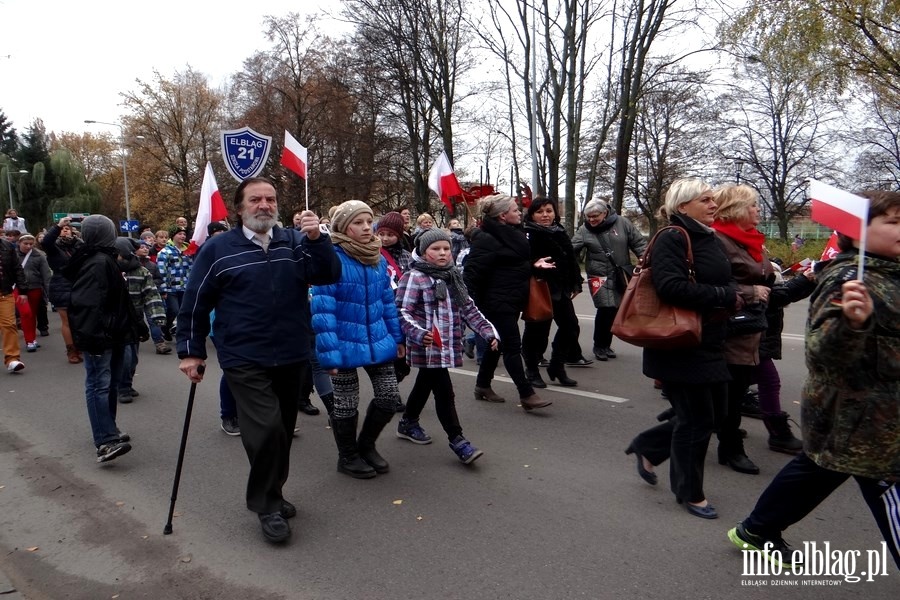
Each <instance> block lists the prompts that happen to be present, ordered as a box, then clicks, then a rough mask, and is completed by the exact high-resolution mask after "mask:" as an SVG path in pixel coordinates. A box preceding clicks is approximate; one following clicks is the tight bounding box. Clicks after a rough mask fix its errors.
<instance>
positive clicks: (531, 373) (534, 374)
mask: <svg viewBox="0 0 900 600" xmlns="http://www.w3.org/2000/svg"><path fill="white" fill-rule="evenodd" d="M525 377H527V378H528V383H530V384H531V387H534V388H541V389H544V388H545V387H547V384H546V383H544V380H543V379H541V372H540V371H538V370H537V369H534V370H532V369H525Z"/></svg>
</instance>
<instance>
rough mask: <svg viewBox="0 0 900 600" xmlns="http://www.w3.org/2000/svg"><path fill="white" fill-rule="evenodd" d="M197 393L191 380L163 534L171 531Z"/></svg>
mask: <svg viewBox="0 0 900 600" xmlns="http://www.w3.org/2000/svg"><path fill="white" fill-rule="evenodd" d="M205 370H206V366H205V365H200V366H199V367H197V372H198V373H200V374H201V375H203V372H204V371H205ZM196 393H197V383H196V382H194V381H192V382H191V393H190V394H189V395H188V403H187V411H186V412H185V415H184V430H183V431H182V432H181V448H179V450H178V464H177V465H176V466H175V481H174V482H173V483H172V503H171V504H169V519H168V520H167V521H166V526H165V528H164V529H163V535H169V534H170V533H172V516H173V515H174V514H175V499H176V498H178V483H179V482H180V481H181V465H182V464H183V463H184V450H185V448H186V447H187V436H188V429H189V428H190V426H191V411H193V410H194V394H196Z"/></svg>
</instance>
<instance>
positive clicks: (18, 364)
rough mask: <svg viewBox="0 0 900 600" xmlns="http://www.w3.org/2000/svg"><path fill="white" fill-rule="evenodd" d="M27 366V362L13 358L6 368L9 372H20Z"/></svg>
mask: <svg viewBox="0 0 900 600" xmlns="http://www.w3.org/2000/svg"><path fill="white" fill-rule="evenodd" d="M24 368H25V363H23V362H22V361H21V360H11V361H9V364H7V365H6V370H7V372H9V373H18V372H19V371H21V370H22V369H24Z"/></svg>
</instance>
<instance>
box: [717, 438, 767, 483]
mask: <svg viewBox="0 0 900 600" xmlns="http://www.w3.org/2000/svg"><path fill="white" fill-rule="evenodd" d="M719 464H720V465H728V466H729V467H731V468H732V469H734V470H735V471H737V472H738V473H746V474H747V475H758V474H759V467H757V466H756V463H754V462H753V461H752V460H750V458H749V457H748V456H747V453H746V452H744V440H743V439H741V437H740V436H738V438H737V440H735V441H732V442H730V443H719Z"/></svg>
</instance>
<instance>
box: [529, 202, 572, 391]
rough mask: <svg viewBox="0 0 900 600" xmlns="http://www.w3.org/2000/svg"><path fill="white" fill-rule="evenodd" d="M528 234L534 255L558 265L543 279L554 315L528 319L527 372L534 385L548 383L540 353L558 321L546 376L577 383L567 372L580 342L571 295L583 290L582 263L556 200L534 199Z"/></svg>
mask: <svg viewBox="0 0 900 600" xmlns="http://www.w3.org/2000/svg"><path fill="white" fill-rule="evenodd" d="M525 235H527V236H528V244H529V245H530V246H531V256H532V258H539V257H542V256H549V257H550V262H552V263H553V264H554V265H556V268H555V269H548V270H546V271H545V272H544V273H545V274H544V276H543V277H544V279H545V280H546V281H547V284H548V286H549V288H550V301H551V305H552V306H553V317H552V318H551V319H548V320H546V321H526V322H525V333H524V334H523V335H522V355H523V356H524V358H525V373H526V375H527V376H528V379H529V381H531V385H532V386H534V387H536V388H544V387H547V384H546V383H544V380H543V379H541V373H540V371H539V370H538V364H539V363H540V360H541V356H542V355H543V354H544V350H546V349H547V342H548V341H549V338H550V325H551V323H552V321H556V335H555V336H553V347H552V351H551V354H550V365H549V366H548V367H547V376H548V377H549V378H550V381H554V380H558V381H559V384H560V385H562V386H565V387H574V386H576V385H578V382H577V381H575V380H574V379H571V378H570V377H569V376H568V375H567V374H566V362H565V361H566V355H567V354H568V352H569V350H570V349H571V348H572V347H573V346H574V345H575V344H577V343H578V317H577V316H576V315H575V307H574V306H573V305H572V299H573V298H575V296H577V295H578V294H580V293H581V284H582V282H583V281H584V279H583V278H582V276H581V267H580V266H579V265H578V261H576V260H575V250H574V249H573V248H572V241H571V240H570V239H569V235H568V234H567V233H566V230H565V229H563V227H562V226H560V224H559V210H558V209H557V204H556V201H555V200H551V199H550V198H544V197H537V198H535V199H534V200H532V201H531V205H530V206H529V207H528V211H527V212H526V213H525Z"/></svg>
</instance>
